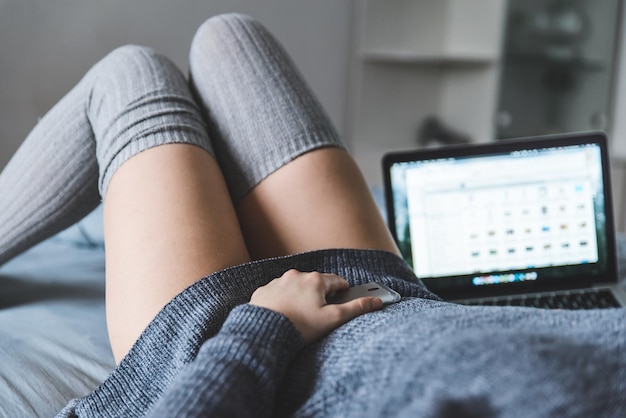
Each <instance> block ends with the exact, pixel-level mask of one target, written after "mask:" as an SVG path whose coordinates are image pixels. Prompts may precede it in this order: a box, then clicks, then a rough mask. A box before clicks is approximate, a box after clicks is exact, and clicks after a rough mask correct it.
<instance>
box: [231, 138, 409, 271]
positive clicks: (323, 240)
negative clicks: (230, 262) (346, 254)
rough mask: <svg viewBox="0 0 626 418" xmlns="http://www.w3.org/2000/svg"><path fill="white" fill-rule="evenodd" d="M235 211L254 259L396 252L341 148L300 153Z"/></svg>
mask: <svg viewBox="0 0 626 418" xmlns="http://www.w3.org/2000/svg"><path fill="white" fill-rule="evenodd" d="M236 210H237V214H238V216H239V222H240V225H241V229H242V231H243V234H244V238H245V241H246V244H247V247H248V250H249V252H250V255H251V257H252V258H254V259H259V258H267V257H275V256H282V255H288V254H294V253H299V252H303V251H311V250H317V249H325V248H359V249H376V250H385V251H390V252H393V253H396V254H398V253H399V252H398V249H397V247H396V245H395V243H394V241H393V238H392V237H391V235H390V233H389V230H388V229H387V227H386V225H385V222H384V220H383V218H382V216H381V214H380V211H379V210H378V207H377V206H376V204H375V202H374V199H373V197H372V195H371V193H370V191H369V189H368V187H367V185H366V183H365V180H364V179H363V176H362V174H361V172H360V170H359V168H358V167H357V165H356V163H355V162H354V160H353V159H352V157H351V156H350V155H349V154H348V152H346V151H345V150H343V149H340V148H336V147H327V148H319V149H316V150H314V151H311V152H308V153H306V154H303V155H301V156H299V157H298V158H296V159H295V160H293V161H291V162H290V163H288V164H286V165H284V166H283V167H281V168H280V169H278V170H277V171H275V172H274V173H272V174H271V175H269V176H268V177H267V178H265V179H264V180H263V181H261V182H260V183H259V184H258V185H257V186H256V187H254V188H253V189H252V190H251V191H250V192H249V193H248V194H247V195H246V196H245V197H244V198H243V199H242V200H241V201H240V202H239V203H238V204H237V206H236Z"/></svg>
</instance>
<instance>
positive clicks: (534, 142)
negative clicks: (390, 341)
mask: <svg viewBox="0 0 626 418" xmlns="http://www.w3.org/2000/svg"><path fill="white" fill-rule="evenodd" d="M584 144H597V145H598V146H599V149H600V155H601V159H602V183H603V186H604V191H603V195H604V208H605V217H606V225H605V228H604V229H605V232H606V237H605V238H606V251H607V254H606V271H603V272H602V273H599V274H597V275H594V276H588V275H585V276H580V277H579V276H572V277H568V278H567V280H550V281H533V282H521V283H520V282H518V283H504V284H498V285H491V286H472V287H464V288H462V289H454V288H453V289H447V288H445V286H444V287H443V288H440V287H437V286H433V281H432V280H431V281H430V282H431V283H430V285H429V284H427V286H428V287H429V288H430V289H431V290H433V291H434V292H435V293H437V294H438V295H439V296H441V297H442V298H444V299H459V298H471V297H489V296H500V295H507V294H515V293H524V292H541V291H551V290H554V291H558V290H562V289H569V288H572V287H576V288H584V287H591V286H594V285H600V284H614V283H617V281H618V270H617V256H616V237H615V220H614V213H613V212H614V211H613V197H612V195H613V193H612V189H611V175H610V173H611V170H610V160H609V153H608V141H607V137H606V135H605V134H604V133H603V132H584V133H575V134H562V135H550V136H538V137H527V138H517V139H506V140H498V141H494V142H489V143H481V144H469V145H454V146H444V147H439V148H430V149H418V150H412V151H404V152H393V153H389V154H386V155H385V156H384V157H383V160H382V165H383V177H384V179H383V180H384V189H385V203H386V210H387V225H388V227H389V229H390V231H391V233H392V236H393V237H394V239H395V240H396V242H398V236H397V230H396V217H395V213H396V208H395V207H394V205H395V202H394V200H395V199H394V196H393V187H392V178H391V169H392V166H393V165H394V164H396V163H403V162H412V161H427V160H436V159H445V158H460V157H471V156H478V155H492V154H493V155H497V154H505V153H510V152H514V151H522V150H528V149H534V148H555V147H563V146H570V145H584ZM418 278H419V277H418ZM425 282H427V281H425Z"/></svg>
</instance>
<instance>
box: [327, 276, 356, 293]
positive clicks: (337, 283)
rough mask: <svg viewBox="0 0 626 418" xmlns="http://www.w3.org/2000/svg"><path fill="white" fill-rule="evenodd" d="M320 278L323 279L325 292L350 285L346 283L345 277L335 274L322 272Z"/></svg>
mask: <svg viewBox="0 0 626 418" xmlns="http://www.w3.org/2000/svg"><path fill="white" fill-rule="evenodd" d="M322 278H323V279H324V290H325V292H326V294H328V293H331V292H335V291H337V290H342V289H347V288H348V287H350V283H348V281H347V280H346V279H344V278H343V277H341V276H337V275H336V274H332V273H322Z"/></svg>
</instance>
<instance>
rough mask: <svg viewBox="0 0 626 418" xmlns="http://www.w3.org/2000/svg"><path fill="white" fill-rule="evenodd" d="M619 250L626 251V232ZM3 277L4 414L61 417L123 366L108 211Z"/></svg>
mask: <svg viewBox="0 0 626 418" xmlns="http://www.w3.org/2000/svg"><path fill="white" fill-rule="evenodd" d="M618 249H619V253H620V254H626V239H625V238H624V237H623V236H620V237H619V238H618ZM622 266H626V257H620V267H621V268H620V270H621V271H625V270H624V267H622ZM0 281H1V286H2V291H1V292H0V364H1V365H2V366H1V368H0V416H2V417H12V418H16V417H38V416H42V417H49V416H54V415H55V414H56V413H57V412H58V411H59V410H60V409H61V408H62V407H63V406H64V405H65V404H66V403H67V402H68V400H70V399H72V398H76V397H80V396H83V395H85V394H87V393H88V392H90V391H91V390H93V389H94V388H95V387H97V386H98V384H99V383H100V382H101V381H103V380H104V379H105V378H106V376H107V375H108V373H109V372H110V371H111V370H112V369H113V368H114V365H115V363H114V360H113V355H112V353H111V350H110V348H109V343H108V339H107V333H106V324H105V313H104V243H103V232H102V208H101V207H99V208H97V209H96V210H95V211H94V212H92V213H91V214H90V215H89V216H87V217H86V218H85V219H83V220H82V221H81V222H79V223H77V224H76V225H74V226H72V227H70V228H69V229H67V230H65V231H63V232H61V233H59V234H57V235H56V236H54V237H52V238H50V239H48V240H46V241H44V242H43V243H41V244H39V245H37V246H36V247H34V248H32V249H31V250H29V251H27V252H26V253H24V254H22V255H21V256H19V257H17V258H15V259H13V260H11V261H10V262H9V263H7V264H5V265H4V266H2V267H1V268H0Z"/></svg>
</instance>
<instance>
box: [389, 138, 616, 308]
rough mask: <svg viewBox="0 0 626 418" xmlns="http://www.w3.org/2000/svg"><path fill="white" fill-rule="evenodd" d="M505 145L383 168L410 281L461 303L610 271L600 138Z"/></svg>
mask: <svg viewBox="0 0 626 418" xmlns="http://www.w3.org/2000/svg"><path fill="white" fill-rule="evenodd" d="M505 142H506V141H503V142H502V143H500V144H496V145H492V146H482V147H481V146H474V147H461V148H456V149H455V148H452V149H450V150H446V149H440V150H431V151H424V152H422V153H420V152H417V153H414V154H413V155H412V156H411V157H410V158H408V159H406V158H401V157H400V158H397V161H389V162H388V163H386V165H387V167H386V170H387V172H388V179H387V181H388V183H389V184H388V190H390V191H391V194H390V196H388V199H391V202H390V203H391V205H390V209H391V210H390V211H389V216H392V217H393V219H392V222H390V225H392V228H393V231H392V232H393V234H394V236H395V237H396V240H397V242H398V245H399V247H400V249H401V252H402V254H403V257H404V258H405V260H406V261H407V262H408V263H409V264H410V265H411V266H412V267H413V269H414V271H415V273H416V275H417V276H418V277H419V278H420V279H422V281H423V282H424V283H425V284H426V285H427V286H428V287H429V288H430V289H432V290H433V291H435V292H439V293H440V294H441V293H443V294H446V293H447V294H450V296H458V297H465V295H467V296H472V295H476V294H480V295H483V294H484V295H488V294H489V293H494V294H499V293H507V292H506V291H507V290H512V289H519V288H521V287H524V286H526V287H528V288H530V287H533V288H534V287H537V285H539V287H542V286H543V287H546V286H552V287H555V288H559V287H568V286H570V285H572V284H573V282H574V281H577V282H584V281H588V280H589V278H592V280H593V278H594V277H596V278H599V277H601V276H603V275H606V274H609V273H610V272H611V268H612V267H611V263H613V262H614V260H612V259H611V257H609V256H608V255H609V254H610V250H609V248H608V247H609V244H610V243H609V240H610V238H609V237H608V236H607V228H611V229H612V222H610V219H609V217H608V215H607V201H609V200H610V199H608V196H607V190H606V189H605V184H607V183H606V181H607V180H608V179H607V178H605V177H607V173H608V171H605V170H604V164H603V163H604V159H606V154H605V153H604V152H603V149H602V143H601V141H600V142H599V141H597V140H595V139H593V138H592V139H588V140H586V141H585V140H582V141H581V140H580V138H577V140H575V141H573V142H574V143H569V142H568V141H565V142H564V141H563V138H559V139H558V140H557V141H556V142H555V141H549V140H543V141H542V142H537V141H532V140H531V141H521V142H519V141H518V142H510V143H505ZM570 142H571V141H570ZM392 159H393V158H392ZM388 206H389V205H388ZM613 245H614V244H613ZM503 291H504V292H503Z"/></svg>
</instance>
